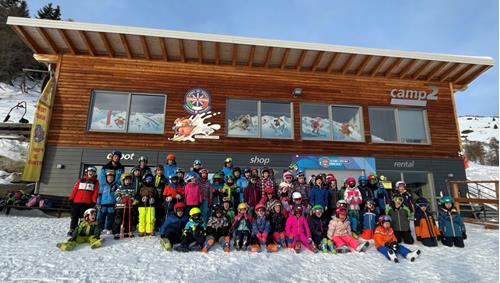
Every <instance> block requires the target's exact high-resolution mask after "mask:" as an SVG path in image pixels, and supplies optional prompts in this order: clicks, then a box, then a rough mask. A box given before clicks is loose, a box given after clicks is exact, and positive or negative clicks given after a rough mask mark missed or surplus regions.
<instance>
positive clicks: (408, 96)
mask: <svg viewBox="0 0 500 283" xmlns="http://www.w3.org/2000/svg"><path fill="white" fill-rule="evenodd" d="M429 87H430V88H431V91H430V92H427V91H424V90H415V89H396V88H394V89H392V90H391V92H390V94H391V104H393V105H410V106H427V101H428V100H438V93H439V88H438V87H437V86H433V85H430V86H429Z"/></svg>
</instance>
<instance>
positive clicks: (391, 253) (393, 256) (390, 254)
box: [387, 250, 399, 263]
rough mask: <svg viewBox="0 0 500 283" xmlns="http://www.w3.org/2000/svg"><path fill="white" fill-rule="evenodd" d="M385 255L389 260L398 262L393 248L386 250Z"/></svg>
mask: <svg viewBox="0 0 500 283" xmlns="http://www.w3.org/2000/svg"><path fill="white" fill-rule="evenodd" d="M387 256H388V257H389V260H390V261H394V262H395V263H398V262H399V259H398V256H397V255H396V253H395V252H394V251H393V250H388V251H387Z"/></svg>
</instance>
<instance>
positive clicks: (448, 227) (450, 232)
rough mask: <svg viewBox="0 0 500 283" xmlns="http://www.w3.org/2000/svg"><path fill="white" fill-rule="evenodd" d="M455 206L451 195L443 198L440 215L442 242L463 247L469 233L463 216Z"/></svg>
mask: <svg viewBox="0 0 500 283" xmlns="http://www.w3.org/2000/svg"><path fill="white" fill-rule="evenodd" d="M454 206H455V205H454V201H453V198H451V197H449V196H444V197H442V198H441V201H440V210H439V216H438V223H439V230H440V234H441V242H442V243H443V245H445V246H448V247H453V246H455V247H459V248H463V247H464V246H465V245H464V240H465V239H467V234H466V233H465V225H464V222H463V220H462V217H461V216H460V213H458V211H457V210H456V208H455V207H454Z"/></svg>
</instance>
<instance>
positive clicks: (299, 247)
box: [293, 242, 302, 254]
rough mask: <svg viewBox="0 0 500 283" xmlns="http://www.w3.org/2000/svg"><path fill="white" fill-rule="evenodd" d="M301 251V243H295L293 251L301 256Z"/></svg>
mask: <svg viewBox="0 0 500 283" xmlns="http://www.w3.org/2000/svg"><path fill="white" fill-rule="evenodd" d="M301 249H302V245H301V244H300V243H299V242H297V243H295V245H293V250H294V251H295V253H297V254H300V252H301Z"/></svg>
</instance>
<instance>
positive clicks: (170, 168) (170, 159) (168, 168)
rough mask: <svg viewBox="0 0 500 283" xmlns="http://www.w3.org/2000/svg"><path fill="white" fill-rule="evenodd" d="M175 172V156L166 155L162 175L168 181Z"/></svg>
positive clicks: (171, 154)
mask: <svg viewBox="0 0 500 283" xmlns="http://www.w3.org/2000/svg"><path fill="white" fill-rule="evenodd" d="M176 170H177V162H176V161H175V154H173V153H169V154H167V158H166V163H165V165H164V166H163V174H164V175H165V177H166V178H167V180H168V181H170V178H172V177H173V176H175V175H176V174H177V173H176Z"/></svg>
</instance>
